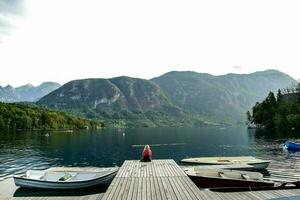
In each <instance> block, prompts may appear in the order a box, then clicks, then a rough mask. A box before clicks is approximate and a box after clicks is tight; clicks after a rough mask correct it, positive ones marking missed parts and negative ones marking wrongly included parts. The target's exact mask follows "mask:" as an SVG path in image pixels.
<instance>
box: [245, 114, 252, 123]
mask: <svg viewBox="0 0 300 200" xmlns="http://www.w3.org/2000/svg"><path fill="white" fill-rule="evenodd" d="M246 114H247V125H249V124H251V123H252V116H251V113H250V111H249V110H248V111H247V113H246Z"/></svg>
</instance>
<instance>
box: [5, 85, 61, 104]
mask: <svg viewBox="0 0 300 200" xmlns="http://www.w3.org/2000/svg"><path fill="white" fill-rule="evenodd" d="M59 87H60V85H59V84H58V83H54V82H44V83H42V84H41V85H39V86H37V87H34V86H33V85H30V84H27V85H24V86H21V87H17V88H14V87H12V86H10V85H8V86H6V87H1V86H0V101H1V102H8V103H9V102H21V101H29V102H35V101H37V100H39V99H40V98H41V97H43V96H45V95H47V94H49V93H50V92H52V91H53V90H56V89H57V88H59Z"/></svg>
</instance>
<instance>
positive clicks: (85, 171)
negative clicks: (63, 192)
mask: <svg viewBox="0 0 300 200" xmlns="http://www.w3.org/2000/svg"><path fill="white" fill-rule="evenodd" d="M118 170H119V168H118V167H112V168H94V167H93V168H85V167H84V168H73V167H69V168H61V167H59V168H50V169H47V170H28V171H27V172H26V173H25V174H23V175H21V176H14V181H15V185H16V186H20V187H27V188H44V189H76V188H85V187H91V186H94V185H100V184H101V185H105V184H109V183H110V182H111V181H112V179H113V178H114V177H115V175H116V174H117V172H118Z"/></svg>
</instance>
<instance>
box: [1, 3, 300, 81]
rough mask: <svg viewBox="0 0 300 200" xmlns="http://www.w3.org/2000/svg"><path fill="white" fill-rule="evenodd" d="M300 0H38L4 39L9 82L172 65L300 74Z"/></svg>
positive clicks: (144, 73) (152, 72) (142, 72)
mask: <svg viewBox="0 0 300 200" xmlns="http://www.w3.org/2000/svg"><path fill="white" fill-rule="evenodd" d="M299 5H300V4H299V3H298V1H297V0H290V1H283V0H282V1H279V0H263V1H262V0H252V1H240V0H227V1H221V0H210V1H201V0H197V1H196V0H195V1H194V0H185V1H183V0H182V1H179V0H163V1H162V0H152V1H144V0H127V1H121V0H120V1H118V0H110V1H100V0H63V1H62V0H31V1H28V4H27V8H28V9H27V18H26V20H24V21H22V22H21V23H20V24H19V29H17V30H15V31H14V34H13V35H12V36H10V37H6V38H5V41H4V44H1V45H0V60H1V64H0V65H1V67H0V69H1V73H0V80H1V83H3V82H4V83H10V84H12V85H21V84H25V83H33V84H39V83H40V82H43V81H48V80H51V81H58V82H60V83H64V82H67V81H69V80H72V79H79V78H88V77H113V76H119V75H128V76H134V77H142V78H151V77H154V76H158V75H160V74H162V73H165V72H167V71H170V70H194V71H198V72H208V73H212V74H224V73H230V72H237V69H234V68H233V66H243V69H242V70H240V71H241V72H243V73H248V72H253V71H256V70H264V69H270V68H274V69H279V70H281V71H283V72H286V73H289V74H290V75H292V76H293V77H294V78H300V67H299V66H300V60H299V55H298V52H300V37H299V35H300V29H299V26H298V21H299V19H300V12H298V8H299Z"/></svg>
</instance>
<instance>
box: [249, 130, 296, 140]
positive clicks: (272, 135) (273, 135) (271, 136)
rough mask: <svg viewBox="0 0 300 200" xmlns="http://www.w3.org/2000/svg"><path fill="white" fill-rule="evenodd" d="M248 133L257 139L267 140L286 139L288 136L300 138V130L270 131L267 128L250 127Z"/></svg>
mask: <svg viewBox="0 0 300 200" xmlns="http://www.w3.org/2000/svg"><path fill="white" fill-rule="evenodd" d="M248 134H249V135H252V136H254V137H255V139H265V140H284V139H288V138H300V132H297V131H279V130H276V131H270V130H266V129H249V130H248Z"/></svg>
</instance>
